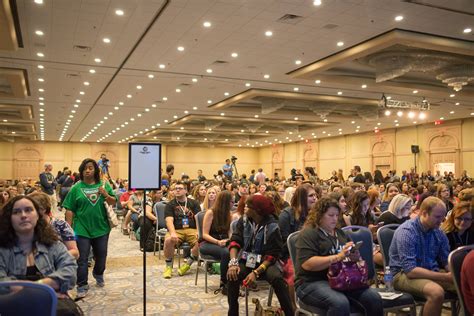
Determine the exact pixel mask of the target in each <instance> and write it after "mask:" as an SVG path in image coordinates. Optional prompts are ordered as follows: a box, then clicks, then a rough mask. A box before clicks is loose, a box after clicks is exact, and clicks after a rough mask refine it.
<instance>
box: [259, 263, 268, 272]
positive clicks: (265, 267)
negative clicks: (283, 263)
mask: <svg viewBox="0 0 474 316" xmlns="http://www.w3.org/2000/svg"><path fill="white" fill-rule="evenodd" d="M258 268H259V269H260V268H262V269H263V271H266V270H267V266H266V265H264V264H263V263H262V264H261V265H260V266H259V267H258Z"/></svg>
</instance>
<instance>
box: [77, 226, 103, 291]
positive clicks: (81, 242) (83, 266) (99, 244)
mask: <svg viewBox="0 0 474 316" xmlns="http://www.w3.org/2000/svg"><path fill="white" fill-rule="evenodd" d="M76 242H77V248H78V249H79V259H78V260H77V266H78V267H77V287H78V288H81V287H87V279H88V276H89V268H88V266H87V259H88V258H89V251H90V249H91V246H92V252H93V253H94V258H95V261H94V269H93V270H92V272H93V273H94V275H97V276H103V275H104V271H105V261H106V260H107V246H108V243H109V234H106V235H104V236H100V237H97V238H87V237H82V236H77V238H76Z"/></svg>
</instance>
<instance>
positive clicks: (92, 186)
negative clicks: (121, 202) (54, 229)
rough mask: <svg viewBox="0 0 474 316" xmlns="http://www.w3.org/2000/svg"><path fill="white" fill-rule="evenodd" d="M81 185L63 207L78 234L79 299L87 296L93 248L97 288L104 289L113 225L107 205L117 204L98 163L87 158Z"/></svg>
mask: <svg viewBox="0 0 474 316" xmlns="http://www.w3.org/2000/svg"><path fill="white" fill-rule="evenodd" d="M79 177H80V179H81V181H79V182H77V183H76V184H75V185H74V186H73V187H72V188H71V191H69V194H68V195H67V197H66V200H65V201H64V203H63V207H64V208H65V209H66V221H67V222H68V223H69V224H70V225H71V226H72V228H73V229H74V233H75V234H76V241H77V247H78V249H79V259H78V260H77V265H78V269H77V298H83V297H85V296H86V295H87V292H88V290H89V285H88V284H87V278H88V272H89V271H88V266H87V259H88V257H89V251H90V248H91V247H92V251H93V253H94V258H95V264H94V269H93V270H92V275H93V276H94V278H95V280H96V285H97V286H99V287H103V286H104V285H105V282H104V271H105V262H106V259H107V246H108V241H109V233H110V226H109V222H108V220H107V210H106V209H105V205H104V202H107V203H108V204H109V205H112V204H114V203H115V194H114V192H113V190H112V188H111V187H110V185H109V184H108V183H107V182H106V181H101V180H100V169H99V166H98V165H97V162H96V161H95V160H93V159H90V158H87V159H84V161H82V163H81V165H80V166H79Z"/></svg>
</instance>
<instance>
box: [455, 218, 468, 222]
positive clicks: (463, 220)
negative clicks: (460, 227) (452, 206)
mask: <svg viewBox="0 0 474 316" xmlns="http://www.w3.org/2000/svg"><path fill="white" fill-rule="evenodd" d="M454 220H455V221H458V222H471V221H472V217H455V218H454Z"/></svg>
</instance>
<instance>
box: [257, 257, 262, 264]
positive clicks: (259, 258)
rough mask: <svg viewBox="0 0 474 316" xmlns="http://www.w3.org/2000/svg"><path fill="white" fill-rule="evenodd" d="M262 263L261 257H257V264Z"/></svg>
mask: <svg viewBox="0 0 474 316" xmlns="http://www.w3.org/2000/svg"><path fill="white" fill-rule="evenodd" d="M260 262H262V255H257V263H260Z"/></svg>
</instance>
